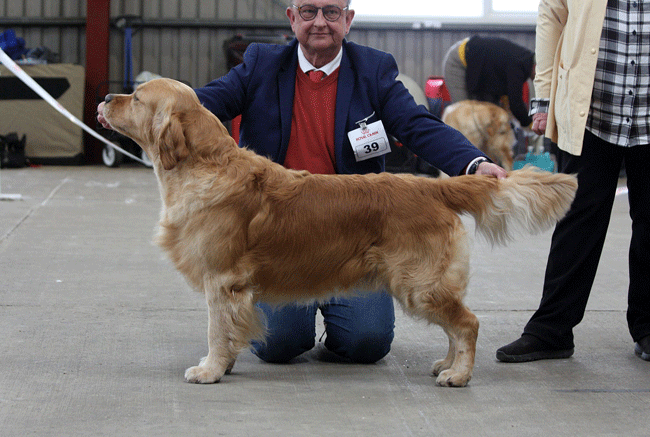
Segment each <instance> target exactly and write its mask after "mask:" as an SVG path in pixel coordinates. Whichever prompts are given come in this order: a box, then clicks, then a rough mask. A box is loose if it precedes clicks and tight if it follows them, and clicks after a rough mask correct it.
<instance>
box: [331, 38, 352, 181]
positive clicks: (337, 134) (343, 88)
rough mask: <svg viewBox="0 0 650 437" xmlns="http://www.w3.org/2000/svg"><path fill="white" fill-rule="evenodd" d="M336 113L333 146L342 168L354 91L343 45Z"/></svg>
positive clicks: (338, 164) (349, 66)
mask: <svg viewBox="0 0 650 437" xmlns="http://www.w3.org/2000/svg"><path fill="white" fill-rule="evenodd" d="M336 87H337V88H336V114H335V119H334V147H335V153H336V161H337V162H336V165H337V168H338V169H339V170H340V169H342V168H343V161H342V159H343V144H344V142H345V136H346V132H345V130H346V127H347V121H348V113H349V111H350V102H351V101H352V93H353V92H354V73H353V71H352V67H351V65H350V59H349V58H348V57H347V53H346V50H345V45H344V46H343V58H342V59H341V66H340V67H339V79H338V83H337V85H336Z"/></svg>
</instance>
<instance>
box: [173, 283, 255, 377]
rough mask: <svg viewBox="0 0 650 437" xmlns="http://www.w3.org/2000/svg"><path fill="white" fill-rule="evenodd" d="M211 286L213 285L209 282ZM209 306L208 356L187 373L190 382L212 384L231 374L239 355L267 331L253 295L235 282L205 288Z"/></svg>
mask: <svg viewBox="0 0 650 437" xmlns="http://www.w3.org/2000/svg"><path fill="white" fill-rule="evenodd" d="M207 282H212V281H206V283H207ZM205 295H206V301H207V304H208V356H207V357H205V358H203V359H202V360H201V362H200V363H199V365H198V366H194V367H190V368H189V369H187V370H186V371H185V379H186V380H187V381H188V382H195V383H200V384H210V383H214V382H219V380H220V379H221V377H222V376H223V375H224V374H226V373H230V371H231V370H232V367H233V366H234V364H235V359H236V358H237V355H238V354H239V352H240V351H241V350H242V349H243V348H245V347H247V346H248V345H249V343H250V340H252V339H254V338H260V337H262V336H263V332H264V328H263V325H262V323H261V321H260V319H259V316H258V312H257V310H256V308H255V305H254V297H253V292H252V291H251V290H250V289H247V288H240V287H238V286H236V285H234V284H233V283H232V282H226V283H224V284H222V285H217V286H214V287H207V286H206V291H205Z"/></svg>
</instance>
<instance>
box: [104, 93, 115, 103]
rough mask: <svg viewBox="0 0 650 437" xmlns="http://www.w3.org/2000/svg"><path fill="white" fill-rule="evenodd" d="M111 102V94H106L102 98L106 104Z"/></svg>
mask: <svg viewBox="0 0 650 437" xmlns="http://www.w3.org/2000/svg"><path fill="white" fill-rule="evenodd" d="M111 100H113V94H106V97H104V101H105V102H106V103H108V102H110V101H111Z"/></svg>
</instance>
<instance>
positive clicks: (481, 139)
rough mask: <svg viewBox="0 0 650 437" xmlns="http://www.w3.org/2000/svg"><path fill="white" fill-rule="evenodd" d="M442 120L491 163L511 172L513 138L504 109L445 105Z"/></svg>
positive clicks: (475, 103)
mask: <svg viewBox="0 0 650 437" xmlns="http://www.w3.org/2000/svg"><path fill="white" fill-rule="evenodd" d="M442 121H444V122H445V123H447V124H448V125H449V126H451V127H453V128H454V129H456V130H458V131H460V132H461V133H462V134H463V135H465V137H467V139H468V140H470V141H471V142H472V144H474V145H475V146H476V147H477V148H478V149H480V150H481V151H482V152H483V153H485V154H486V155H487V156H489V157H490V159H491V160H492V161H494V162H498V163H500V164H501V166H502V167H503V168H505V169H506V170H512V162H513V156H512V155H513V154H512V147H513V145H514V144H515V142H516V138H515V133H514V131H513V130H512V126H511V125H510V115H509V114H508V112H507V111H506V110H505V109H503V108H501V107H500V106H498V105H495V104H494V103H489V102H479V101H477V100H463V101H460V102H458V103H454V104H453V105H449V106H447V107H446V108H445V111H444V112H443V114H442Z"/></svg>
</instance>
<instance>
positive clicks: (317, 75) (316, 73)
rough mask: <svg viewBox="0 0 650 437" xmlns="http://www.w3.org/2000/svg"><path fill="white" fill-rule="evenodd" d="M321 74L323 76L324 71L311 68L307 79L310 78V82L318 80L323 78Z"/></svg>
mask: <svg viewBox="0 0 650 437" xmlns="http://www.w3.org/2000/svg"><path fill="white" fill-rule="evenodd" d="M323 76H325V72H323V71H320V70H311V71H309V79H311V80H312V82H320V81H321V80H323Z"/></svg>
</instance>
